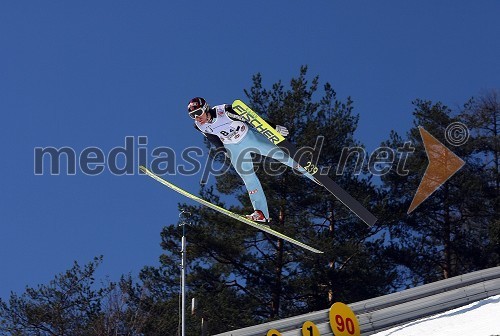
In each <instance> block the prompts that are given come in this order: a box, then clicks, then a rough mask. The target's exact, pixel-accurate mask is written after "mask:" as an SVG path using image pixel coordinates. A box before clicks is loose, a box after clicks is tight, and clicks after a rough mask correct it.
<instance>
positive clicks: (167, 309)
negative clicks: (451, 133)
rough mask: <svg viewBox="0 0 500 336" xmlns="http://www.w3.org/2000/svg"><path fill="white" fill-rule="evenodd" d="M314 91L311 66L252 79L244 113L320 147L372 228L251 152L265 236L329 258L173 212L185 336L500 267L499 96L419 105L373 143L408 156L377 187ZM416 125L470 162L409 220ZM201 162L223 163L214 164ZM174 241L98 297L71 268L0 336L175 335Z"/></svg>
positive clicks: (343, 106)
mask: <svg viewBox="0 0 500 336" xmlns="http://www.w3.org/2000/svg"><path fill="white" fill-rule="evenodd" d="M319 83H320V81H319V78H318V77H314V78H312V79H308V75H307V68H306V67H302V68H301V69H300V72H299V75H298V76H297V77H296V78H293V79H292V80H291V81H290V83H289V85H288V86H285V85H284V84H282V83H281V82H278V83H275V84H274V85H272V87H271V89H266V88H264V87H263V84H262V76H261V75H260V74H257V75H255V76H254V77H253V86H252V87H251V89H250V90H248V91H245V93H246V94H247V98H248V99H247V103H248V104H249V105H250V106H251V107H252V108H253V109H254V110H255V111H256V112H258V113H259V114H260V115H262V116H263V117H264V118H266V119H268V120H271V121H273V122H275V123H277V124H281V125H284V126H286V127H287V128H288V129H289V131H290V135H289V137H288V139H289V140H290V141H291V142H293V143H294V144H295V145H296V146H297V147H298V148H303V147H315V148H316V153H315V155H316V157H315V159H317V160H318V162H317V163H318V166H319V167H329V168H330V170H329V175H330V177H332V178H333V179H334V180H335V181H336V182H337V183H339V184H340V185H341V186H342V187H343V188H344V189H346V190H347V191H348V192H349V193H350V194H351V195H352V196H353V197H354V198H356V199H358V200H359V201H361V202H362V203H363V204H364V205H365V206H366V207H367V208H368V209H369V210H370V211H372V212H373V213H374V214H375V215H376V216H377V217H378V219H379V220H378V222H377V224H376V225H375V226H374V227H373V228H368V227H367V226H366V225H365V224H364V223H362V222H361V221H360V220H359V219H358V218H357V217H356V216H355V215H354V214H353V213H352V212H351V211H349V209H347V208H346V207H345V206H344V205H343V204H341V203H340V202H339V201H337V200H336V198H335V197H334V196H332V195H331V194H329V193H328V192H327V191H325V190H324V189H323V188H321V187H320V186H317V185H316V184H315V183H313V182H311V181H310V180H309V179H307V178H305V177H303V176H300V174H299V173H297V172H295V171H293V170H291V169H290V168H288V167H285V166H283V165H281V164H279V163H276V162H274V161H273V160H271V159H268V158H261V157H260V156H256V157H255V158H254V162H255V164H254V167H255V169H256V171H257V174H258V176H259V178H260V180H261V182H262V185H263V187H264V190H265V192H266V195H267V199H268V203H269V208H270V212H271V217H272V218H273V222H272V226H273V227H274V228H275V229H277V230H279V231H281V232H283V233H285V234H287V235H290V236H291V237H294V238H296V239H299V240H301V241H304V242H306V243H308V244H310V245H313V246H314V247H317V248H318V249H320V250H322V251H324V252H325V253H324V254H323V255H317V254H313V253H310V252H308V251H305V250H302V249H300V248H297V247H295V246H292V245H290V244H288V243H284V242H283V241H281V240H279V239H276V238H275V237H273V236H270V235H268V234H265V233H263V232H259V231H257V230H255V229H254V228H252V227H249V226H247V225H245V224H242V223H240V222H238V221H235V220H233V219H231V218H228V217H226V216H224V215H221V214H219V213H217V212H214V211H212V210H210V209H208V208H205V207H201V206H194V205H187V204H180V205H179V209H183V210H184V211H187V212H189V213H191V216H190V217H189V218H184V221H187V222H189V225H187V226H184V229H185V232H186V237H187V261H188V265H187V288H186V290H187V302H188V303H189V302H191V299H192V298H193V297H195V298H196V301H197V310H196V313H195V314H194V315H191V314H190V313H189V312H190V309H189V307H186V310H187V312H188V314H187V316H186V318H187V320H186V330H187V335H188V336H194V335H200V334H202V327H201V321H202V320H203V321H204V323H205V328H206V330H207V331H208V333H209V334H216V333H219V332H224V331H228V330H232V329H237V328H242V327H245V326H250V325H255V324H257V323H262V322H266V321H270V320H273V319H279V318H284V317H288V316H293V315H298V314H302V313H306V312H310V311H317V310H321V309H325V308H328V307H329V306H330V305H331V304H332V303H334V302H336V301H342V302H346V303H350V302H355V301H359V300H363V299H368V298H372V297H376V296H379V295H383V294H387V293H390V292H393V291H397V290H401V289H404V288H407V287H412V286H415V285H418V284H422V283H426V282H431V281H435V280H439V279H442V278H446V277H451V276H454V275H459V274H463V273H466V272H470V271H474V270H478V269H483V268H487V267H491V266H497V265H499V264H500V217H499V206H500V175H499V169H500V152H499V149H500V141H499V134H498V131H499V129H500V128H499V126H500V124H499V115H500V102H499V99H498V93H497V92H495V91H493V92H489V93H486V94H485V95H483V96H481V97H479V98H474V99H471V100H470V101H469V102H468V103H467V104H465V106H464V108H463V109H462V110H461V111H458V112H459V113H458V112H456V113H454V112H453V111H452V110H451V109H450V108H448V107H447V106H445V105H444V104H442V103H441V102H437V103H434V102H431V101H426V100H420V99H419V100H415V102H414V106H415V110H414V118H415V119H414V127H413V128H412V129H410V130H409V131H408V133H407V134H406V136H405V137H402V136H400V135H398V134H397V133H396V132H391V134H390V135H389V139H388V140H387V141H385V142H384V143H383V144H382V146H383V147H386V148H391V149H393V150H394V152H396V153H398V152H399V153H400V152H401V151H402V148H405V150H408V149H410V152H409V153H407V156H406V160H405V161H404V162H403V163H404V166H400V167H397V165H396V164H394V165H393V166H392V169H390V170H389V171H388V173H387V174H384V175H382V176H381V177H380V179H379V180H377V182H372V180H375V179H373V176H371V175H370V173H369V172H370V170H369V169H368V168H369V167H367V164H366V162H364V164H363V165H359V164H358V163H359V161H357V160H356V156H354V157H348V158H347V159H345V160H341V158H342V153H343V150H346V149H348V150H354V151H358V152H360V153H363V154H364V147H363V145H362V144H361V143H359V141H357V140H356V138H355V136H354V132H355V131H356V128H357V123H358V118H359V117H358V115H356V114H355V113H354V102H353V101H352V100H351V98H350V97H347V98H346V99H344V100H341V99H339V98H338V97H337V94H336V92H335V91H334V89H333V88H332V87H331V85H330V84H328V83H326V84H325V85H323V87H322V90H320V89H319V88H320V84H319ZM319 91H321V92H319ZM318 95H319V97H318ZM456 121H460V122H463V123H465V124H466V125H467V126H468V127H469V129H470V131H471V133H470V139H469V141H468V142H467V143H466V144H464V145H462V146H457V147H451V146H450V145H448V143H447V141H446V138H445V129H446V127H447V126H448V125H449V124H450V123H452V122H456ZM418 126H422V127H424V128H425V129H426V130H427V131H428V132H430V133H431V134H432V135H434V136H435V137H436V138H437V139H438V140H439V141H441V142H442V143H443V144H445V145H447V146H448V147H449V148H450V149H451V150H452V151H453V152H454V153H456V154H457V155H458V156H459V157H461V158H462V159H463V160H464V161H465V162H466V165H465V166H464V167H463V168H462V169H461V170H460V171H459V172H458V173H457V174H455V175H454V176H453V177H452V178H451V179H450V180H449V181H447V182H446V183H445V184H444V185H443V186H441V187H440V188H439V189H438V190H437V191H436V192H435V193H434V194H433V195H432V196H431V197H429V198H428V199H427V200H425V202H423V203H422V204H421V205H420V206H419V207H418V208H417V209H416V210H415V211H414V212H412V213H411V214H410V215H408V214H407V213H406V212H407V209H408V207H409V205H410V203H411V201H412V198H413V196H414V194H415V192H416V190H417V187H418V185H419V183H420V181H421V178H422V176H423V174H424V172H425V170H426V167H427V165H428V159H427V156H426V154H425V151H424V147H423V144H422V140H421V137H420V134H419V130H418ZM318 136H322V137H324V138H323V140H321V138H318ZM405 144H406V145H405ZM207 145H208V144H207ZM411 149H414V151H411ZM207 152H209V151H208V146H207ZM210 156H211V157H213V159H214V160H218V161H220V162H222V161H224V156H223V155H220V154H215V153H210ZM403 168H404V169H403ZM210 182H211V183H212V185H211V186H204V187H202V188H201V189H200V195H201V197H203V198H204V199H206V200H208V201H210V202H212V203H214V204H217V205H219V206H222V207H225V208H228V209H230V210H232V211H234V212H236V213H241V214H246V213H250V212H251V211H252V208H251V205H250V202H249V197H248V195H247V192H246V190H245V188H244V186H243V183H242V180H241V179H240V177H239V176H238V175H237V174H236V173H235V171H234V170H233V169H230V170H229V171H228V172H227V173H226V174H224V175H222V176H219V177H217V178H216V179H215V181H214V180H212V181H210ZM181 235H182V229H181V228H179V227H177V226H173V225H172V226H167V227H165V228H164V229H163V230H162V232H161V246H162V248H163V250H164V254H162V255H161V256H160V266H159V267H145V268H143V270H142V271H141V272H140V274H139V276H138V279H137V280H134V279H132V277H131V276H123V277H122V278H121V279H120V281H119V282H118V283H116V284H115V283H108V284H107V285H104V286H103V288H101V289H97V288H96V287H97V286H96V285H95V281H94V279H93V274H94V271H95V268H96V267H97V266H98V265H99V264H100V262H101V259H100V258H97V259H95V260H94V261H93V262H91V263H89V264H88V265H86V266H85V267H83V268H82V267H80V266H79V265H78V264H77V263H75V265H74V266H73V268H71V269H70V270H68V271H67V272H65V273H63V274H61V275H58V276H56V277H55V279H54V280H53V281H51V282H50V283H49V285H41V286H39V287H38V288H36V289H34V288H27V289H26V292H25V293H24V294H22V295H20V296H18V295H17V294H14V293H12V295H11V297H10V299H9V301H8V302H4V301H1V300H0V322H1V323H0V335H77V336H78V335H118V334H119V335H131V336H132V335H179V334H180V303H179V302H180V284H179V280H180V267H179V266H180V264H181V255H180V253H179V251H180V238H181Z"/></svg>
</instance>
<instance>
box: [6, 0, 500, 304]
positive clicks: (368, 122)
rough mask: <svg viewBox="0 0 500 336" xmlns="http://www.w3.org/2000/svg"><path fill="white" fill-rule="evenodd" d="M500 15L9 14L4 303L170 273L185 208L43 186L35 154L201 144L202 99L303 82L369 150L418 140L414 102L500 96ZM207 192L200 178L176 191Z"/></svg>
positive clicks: (446, 5)
mask: <svg viewBox="0 0 500 336" xmlns="http://www.w3.org/2000/svg"><path fill="white" fill-rule="evenodd" d="M499 15H500V2H499V1H498V0H484V1H476V2H474V1H412V2H408V1H396V0H393V1H342V2H341V1H307V2H306V1H296V0H293V1H282V0H280V1H278V0H277V1H268V0H266V1H246V2H243V1H189V2H187V1H185V2H181V1H168V2H167V1H2V2H1V3H0V111H1V116H2V121H1V123H0V130H1V131H0V141H1V142H0V143H1V144H2V146H3V149H2V159H1V160H2V165H1V166H0V186H1V187H0V188H1V189H0V256H1V258H0V274H1V276H0V297H2V298H6V297H7V296H8V294H9V292H10V291H11V290H13V291H15V292H22V291H23V290H24V287H25V286H26V285H30V286H35V285H36V284H39V283H47V282H48V281H49V280H50V279H51V278H52V277H53V276H54V275H55V274H57V273H60V272H62V271H64V270H66V269H68V268H70V267H71V265H72V262H73V261H74V260H77V261H79V262H80V263H82V264H83V263H86V262H88V261H90V260H91V259H92V258H93V257H94V256H97V255H101V254H102V255H104V263H103V265H102V266H101V268H100V270H99V275H100V276H106V275H107V276H109V277H110V279H111V280H117V279H118V278H119V276H120V275H121V274H127V273H132V274H133V275H136V274H137V273H138V271H139V270H140V269H141V268H142V267H143V266H145V265H157V263H158V257H159V255H160V254H161V253H162V250H161V248H160V246H159V243H160V236H159V234H160V231H161V228H162V227H163V226H164V225H168V224H172V223H176V222H177V218H178V211H177V203H179V202H184V201H186V200H185V199H183V198H182V196H180V195H177V194H175V193H174V192H172V191H170V190H168V189H165V188H163V187H162V186H161V185H159V184H157V183H155V182H154V181H152V180H150V179H148V178H146V177H144V176H138V175H137V174H136V175H131V176H114V175H112V174H111V173H110V172H109V171H108V170H105V171H104V172H103V173H102V174H100V175H98V176H87V175H85V174H83V173H81V172H80V171H79V170H78V169H77V173H76V175H74V176H66V175H62V176H50V175H42V176H35V175H34V148H35V147H46V146H53V147H56V148H59V147H63V146H68V147H72V148H74V149H75V151H76V153H77V154H78V153H80V152H81V151H82V150H83V149H85V148H87V147H99V148H101V149H102V150H103V151H104V152H105V153H106V154H107V152H108V151H109V150H111V149H112V148H113V147H117V146H124V141H125V137H126V136H134V137H136V139H137V137H139V136H147V137H148V144H147V146H143V147H144V148H146V149H147V150H149V153H150V152H151V151H152V150H153V149H154V148H155V147H158V146H165V147H170V148H172V149H174V150H175V151H176V152H178V153H180V151H181V150H182V149H183V148H186V147H187V146H192V145H200V144H201V141H202V138H201V136H200V134H198V133H196V132H195V131H194V130H193V128H192V125H191V121H190V119H189V118H187V117H186V114H185V108H186V104H187V101H188V100H189V99H190V98H191V97H193V96H196V95H201V96H204V97H206V98H207V99H208V100H209V102H210V103H212V104H217V103H230V102H232V101H233V100H234V99H236V98H244V94H243V89H245V88H247V89H248V88H250V86H251V77H252V75H254V74H255V73H257V72H261V73H262V74H263V76H264V83H265V84H266V85H267V86H269V85H271V84H272V83H274V82H275V81H277V80H280V79H281V80H283V81H285V82H288V80H289V79H290V78H291V77H293V76H296V75H297V74H298V71H299V68H300V66H301V65H308V66H309V74H310V75H311V76H312V75H319V76H320V79H321V83H324V82H326V81H328V82H330V83H331V84H332V85H333V87H334V88H335V90H336V91H337V93H338V95H339V97H340V98H342V99H344V98H345V97H347V96H351V97H352V98H353V99H354V103H355V112H357V113H359V114H360V122H359V129H358V132H357V134H356V135H357V137H358V139H359V140H361V141H362V142H363V143H365V144H366V145H367V147H368V148H374V147H375V146H377V144H378V143H379V142H380V141H382V140H385V139H387V137H388V135H389V131H390V130H391V129H395V130H398V131H400V132H403V133H404V132H405V131H406V130H407V129H408V128H409V127H410V126H411V120H412V118H411V111H412V106H411V101H412V100H413V99H415V98H424V99H432V100H441V101H443V102H444V103H445V104H448V105H450V106H452V107H455V106H458V105H460V104H462V103H463V102H465V101H466V100H467V99H468V98H469V97H470V96H472V95H477V94H478V93H480V92H481V90H484V89H491V88H497V89H498V88H499V87H500V61H499V60H500V43H499V38H500V20H499V19H498V18H499ZM168 178H169V180H171V181H172V182H174V183H177V184H179V185H180V186H182V187H185V188H186V189H188V190H190V191H193V192H197V191H198V186H197V181H199V176H191V177H182V176H179V175H176V176H171V177H168Z"/></svg>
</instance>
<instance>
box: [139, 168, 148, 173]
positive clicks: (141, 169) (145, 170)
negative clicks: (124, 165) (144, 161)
mask: <svg viewBox="0 0 500 336" xmlns="http://www.w3.org/2000/svg"><path fill="white" fill-rule="evenodd" d="M139 170H140V171H141V172H143V173H145V172H147V171H148V169H147V168H146V167H144V166H139Z"/></svg>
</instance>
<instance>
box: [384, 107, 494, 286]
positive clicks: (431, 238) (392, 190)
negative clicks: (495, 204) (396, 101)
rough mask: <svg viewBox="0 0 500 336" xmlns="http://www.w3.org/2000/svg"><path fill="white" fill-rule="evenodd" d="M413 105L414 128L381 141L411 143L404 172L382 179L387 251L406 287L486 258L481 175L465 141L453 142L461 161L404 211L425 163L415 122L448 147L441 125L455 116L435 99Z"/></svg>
mask: <svg viewBox="0 0 500 336" xmlns="http://www.w3.org/2000/svg"><path fill="white" fill-rule="evenodd" d="M414 105H415V111H414V117H415V121H414V127H413V128H412V129H411V130H410V131H409V132H408V134H407V138H406V139H403V138H402V137H400V136H399V135H398V134H396V133H394V132H393V133H392V134H391V137H390V140H388V141H387V142H385V143H384V144H383V145H385V146H389V147H391V148H393V149H396V148H401V147H403V144H404V143H405V142H409V143H411V145H412V146H413V147H415V151H414V153H413V154H412V155H410V156H409V157H408V160H407V164H406V167H407V169H408V170H409V174H408V175H407V176H402V175H401V174H400V173H398V172H396V171H391V172H390V173H389V174H387V175H385V176H383V178H382V181H383V188H384V189H385V190H386V191H387V196H388V201H387V203H388V204H390V207H391V208H392V209H393V211H394V213H395V216H393V218H392V220H391V222H390V224H391V225H390V230H391V240H390V241H391V249H392V253H391V254H390V256H391V258H392V259H393V260H395V262H396V263H398V264H400V265H401V270H400V272H401V274H405V277H406V278H407V281H406V284H407V286H413V285H417V284H421V283H426V282H432V281H436V280H439V279H443V278H448V277H452V276H455V275H459V274H463V273H466V272H470V271H474V270H477V269H482V268H484V267H486V266H487V265H488V259H489V257H490V255H488V254H486V253H485V250H484V248H483V246H484V243H485V238H486V235H487V228H488V223H487V221H485V218H484V210H485V208H486V207H488V204H490V200H489V196H488V195H486V194H484V190H485V187H486V186H487V178H486V176H485V175H484V171H483V170H482V169H481V167H480V166H479V165H478V164H477V160H476V158H475V156H474V155H473V152H472V151H471V147H470V146H458V147H453V152H454V153H455V154H457V155H458V156H459V157H461V158H462V159H463V160H464V161H465V162H466V164H465V166H464V167H463V168H462V169H461V170H460V171H459V172H458V173H456V174H455V175H454V176H453V177H451V178H450V179H449V180H448V181H446V183H444V185H442V186H441V187H440V188H438V190H437V191H436V192H434V193H433V194H432V195H431V197H429V198H428V199H426V200H425V201H424V202H423V203H422V204H420V205H419V206H418V208H417V209H416V210H414V211H413V212H412V213H411V214H409V215H407V214H406V213H405V212H406V210H407V209H408V208H409V204H410V202H411V200H412V198H413V196H414V194H415V191H416V190H417V188H418V185H419V183H420V181H421V179H422V176H423V175H424V172H425V170H426V168H427V165H428V159H427V156H426V155H425V150H424V147H423V143H422V140H421V137H420V133H419V130H418V126H421V127H423V128H424V129H425V130H427V131H428V132H429V133H431V134H432V135H433V136H435V137H436V138H437V139H438V140H439V141H440V142H441V143H443V144H446V145H448V146H450V145H449V144H448V143H447V138H446V128H447V126H448V125H450V124H452V123H454V122H459V121H460V118H459V117H458V116H457V114H456V113H455V114H454V113H452V111H451V109H449V108H448V107H447V106H445V105H443V104H442V103H441V102H437V103H432V102H431V101H425V100H416V101H415V102H414ZM448 140H449V139H448ZM450 147H451V146H450ZM465 190H466V191H467V192H464V191H465Z"/></svg>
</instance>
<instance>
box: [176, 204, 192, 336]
mask: <svg viewBox="0 0 500 336" xmlns="http://www.w3.org/2000/svg"><path fill="white" fill-rule="evenodd" d="M189 215H191V213H189V212H187V211H184V210H182V211H181V213H180V214H179V218H181V216H184V217H189ZM187 224H188V223H187V222H185V221H184V220H183V219H182V218H181V221H180V223H179V225H181V226H182V239H181V305H182V307H181V320H182V322H181V336H186V225H187Z"/></svg>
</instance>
